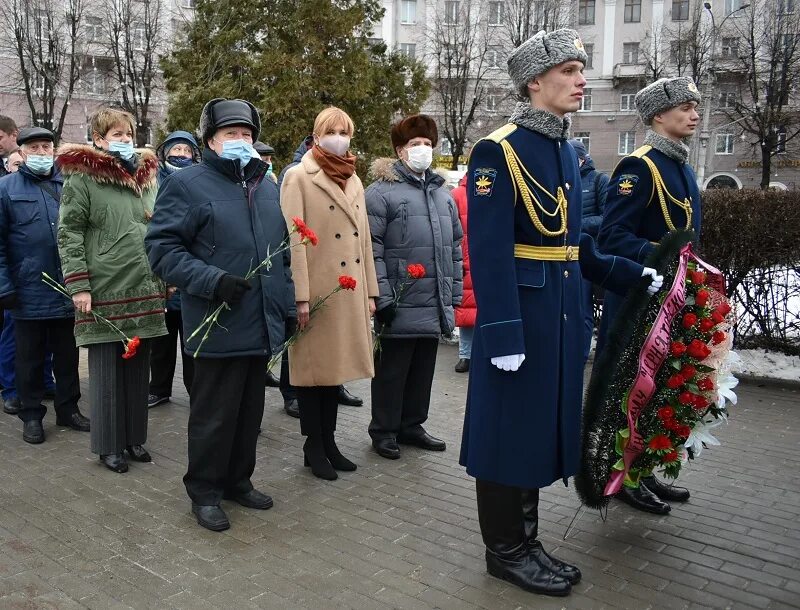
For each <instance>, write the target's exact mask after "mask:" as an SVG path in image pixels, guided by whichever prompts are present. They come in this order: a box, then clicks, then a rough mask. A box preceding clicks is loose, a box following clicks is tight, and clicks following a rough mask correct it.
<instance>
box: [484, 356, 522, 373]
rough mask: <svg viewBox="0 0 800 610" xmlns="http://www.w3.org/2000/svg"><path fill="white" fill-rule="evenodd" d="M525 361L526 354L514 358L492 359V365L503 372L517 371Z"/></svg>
mask: <svg viewBox="0 0 800 610" xmlns="http://www.w3.org/2000/svg"><path fill="white" fill-rule="evenodd" d="M524 361H525V354H514V355H512V356H498V357H497V358H492V364H493V365H495V366H496V367H497V368H499V369H500V370H502V371H516V370H519V367H521V366H522V363H523V362H524Z"/></svg>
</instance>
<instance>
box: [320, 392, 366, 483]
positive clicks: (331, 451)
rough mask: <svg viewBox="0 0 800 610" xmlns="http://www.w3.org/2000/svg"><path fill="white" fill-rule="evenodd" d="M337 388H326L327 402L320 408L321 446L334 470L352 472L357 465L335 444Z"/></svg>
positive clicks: (337, 407)
mask: <svg viewBox="0 0 800 610" xmlns="http://www.w3.org/2000/svg"><path fill="white" fill-rule="evenodd" d="M343 387H344V386H339V389H334V388H329V389H328V390H327V404H326V405H325V406H324V407H323V408H322V409H321V412H320V423H321V427H322V448H323V449H324V450H325V456H326V457H327V458H328V461H329V462H330V463H331V466H333V467H334V468H335V469H336V470H341V471H343V472H353V471H354V470H355V469H356V468H357V466H356V465H355V464H354V463H353V462H351V461H350V460H348V459H347V458H346V457H344V456H343V455H342V452H341V451H339V448H338V447H337V446H336V440H335V438H334V432H335V431H336V420H337V419H338V417H339V404H338V402H337V400H338V398H337V396H338V392H339V390H340V389H341V388H343Z"/></svg>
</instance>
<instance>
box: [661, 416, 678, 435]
mask: <svg viewBox="0 0 800 610" xmlns="http://www.w3.org/2000/svg"><path fill="white" fill-rule="evenodd" d="M678 425H679V424H678V422H676V421H675V420H674V419H668V420H666V421H665V422H664V427H665V428H666V429H667V430H669V431H670V432H672V431H673V430H675V428H677V427H678Z"/></svg>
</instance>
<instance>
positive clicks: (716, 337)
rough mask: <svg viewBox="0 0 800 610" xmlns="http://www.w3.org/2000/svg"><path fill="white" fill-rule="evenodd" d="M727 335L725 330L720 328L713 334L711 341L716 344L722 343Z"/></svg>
mask: <svg viewBox="0 0 800 610" xmlns="http://www.w3.org/2000/svg"><path fill="white" fill-rule="evenodd" d="M726 337H727V335H726V334H725V333H724V332H722V331H721V330H718V331H717V332H715V333H714V334H713V335H711V343H713V344H714V345H719V344H720V343H722V342H723V341H725V339H726Z"/></svg>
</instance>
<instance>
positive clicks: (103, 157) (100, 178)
mask: <svg viewBox="0 0 800 610" xmlns="http://www.w3.org/2000/svg"><path fill="white" fill-rule="evenodd" d="M136 154H137V155H138V156H139V166H138V167H137V168H136V173H135V174H134V175H131V174H129V173H128V172H127V171H126V170H125V168H124V167H122V165H121V164H120V161H119V160H118V159H117V158H116V157H114V156H112V155H110V154H108V153H107V152H105V151H102V150H98V149H96V148H95V147H94V146H90V145H87V144H64V145H63V146H61V147H59V149H58V151H57V153H56V159H57V162H58V166H59V167H60V168H61V173H62V174H63V175H64V176H69V175H71V174H84V175H86V176H88V177H90V178H91V179H92V180H95V181H96V182H99V183H100V184H115V185H117V186H121V187H124V188H127V189H130V190H131V191H133V192H134V193H136V194H137V195H141V194H142V193H143V192H144V191H145V190H146V189H148V188H151V187H155V186H156V177H157V175H158V158H157V157H156V156H155V154H153V152H152V151H150V150H147V149H137V150H136Z"/></svg>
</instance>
